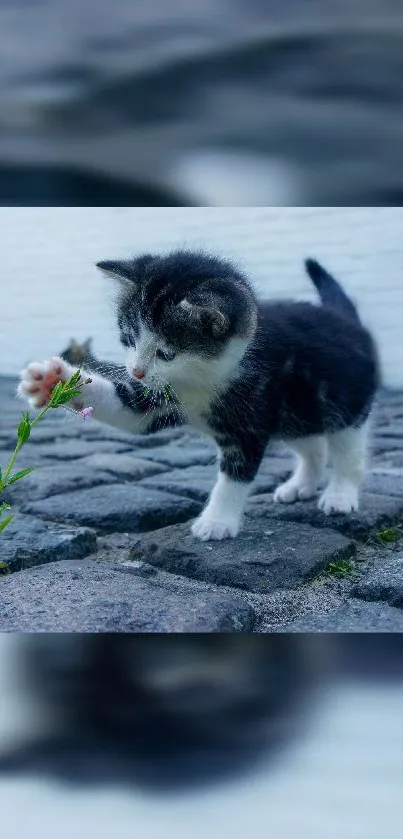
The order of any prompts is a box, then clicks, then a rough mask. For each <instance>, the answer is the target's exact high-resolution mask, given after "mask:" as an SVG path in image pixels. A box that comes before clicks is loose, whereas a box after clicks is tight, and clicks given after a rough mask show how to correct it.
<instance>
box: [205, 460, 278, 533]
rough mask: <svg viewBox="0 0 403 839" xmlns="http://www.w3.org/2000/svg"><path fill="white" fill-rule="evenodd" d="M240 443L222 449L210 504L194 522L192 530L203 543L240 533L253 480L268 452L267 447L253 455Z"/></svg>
mask: <svg viewBox="0 0 403 839" xmlns="http://www.w3.org/2000/svg"><path fill="white" fill-rule="evenodd" d="M252 449H253V446H252V444H251V447H250V449H249V451H248V453H246V452H243V451H241V449H240V448H239V446H229V447H228V448H226V449H223V450H222V454H221V459H220V471H219V473H218V479H217V482H216V484H215V486H214V488H213V491H212V493H211V495H210V498H209V501H208V504H207V507H205V509H204V510H203V512H202V513H201V515H200V516H199V518H198V519H196V521H195V522H194V524H193V525H192V533H193V535H194V536H197V537H198V538H199V539H201V540H202V541H203V542H207V541H208V540H209V539H228V538H229V537H230V538H232V539H233V538H234V537H235V536H237V535H238V533H239V531H240V528H241V525H242V518H243V513H244V509H245V505H246V500H247V498H248V495H249V490H250V487H251V485H252V481H253V479H254V477H255V475H256V472H257V470H258V468H259V465H260V461H261V459H262V457H263V454H264V447H263V448H262V447H261V446H260V445H259V448H258V451H255V452H254V453H253V454H252Z"/></svg>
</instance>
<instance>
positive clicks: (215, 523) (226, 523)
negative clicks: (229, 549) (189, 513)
mask: <svg viewBox="0 0 403 839" xmlns="http://www.w3.org/2000/svg"><path fill="white" fill-rule="evenodd" d="M206 513H207V511H205V512H204V513H202V514H201V516H199V518H198V519H196V521H195V522H194V523H193V524H192V527H191V530H192V533H193V536H196V538H197V539H200V540H201V541H202V542H209V541H210V540H213V539H215V540H221V539H234V538H235V536H237V535H238V533H239V528H240V523H239V521H237V520H236V519H235V518H232V519H227V520H225V519H213V518H212V517H211V515H210V514H208V513H207V515H206Z"/></svg>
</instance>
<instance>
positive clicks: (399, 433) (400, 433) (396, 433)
mask: <svg viewBox="0 0 403 839" xmlns="http://www.w3.org/2000/svg"><path fill="white" fill-rule="evenodd" d="M374 436H375V439H376V440H378V439H379V438H380V437H381V438H382V437H398V438H399V440H400V439H402V438H403V422H402V421H397V422H396V421H395V420H391V422H388V423H387V424H385V425H377V427H376V429H375V435H374Z"/></svg>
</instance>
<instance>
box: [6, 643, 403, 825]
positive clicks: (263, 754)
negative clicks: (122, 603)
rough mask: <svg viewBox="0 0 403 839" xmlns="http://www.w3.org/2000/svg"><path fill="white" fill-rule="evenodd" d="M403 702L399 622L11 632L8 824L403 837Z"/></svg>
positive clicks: (402, 649) (8, 649) (8, 654)
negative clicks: (342, 628)
mask: <svg viewBox="0 0 403 839" xmlns="http://www.w3.org/2000/svg"><path fill="white" fill-rule="evenodd" d="M402 702H403V643H402V638H401V636H399V635H395V636H394V637H391V636H388V635H378V636H376V637H375V636H372V635H370V634H367V635H364V636H357V635H356V636H354V635H346V636H343V635H341V636H338V637H337V638H336V637H335V636H329V635H323V636H317V637H316V638H315V637H314V636H304V635H301V636H298V635H295V636H287V635H283V636H282V635H271V636H261V637H260V638H259V637H257V636H254V637H253V636H246V637H242V636H239V635H238V636H232V637H231V636H228V635H227V636H226V637H224V636H221V637H219V636H210V637H208V638H206V637H204V636H198V637H197V638H196V637H194V636H193V637H192V636H182V637H181V636H171V637H168V636H166V637H164V636H159V637H158V636H154V637H153V636H148V637H144V636H143V637H141V636H125V635H115V636H112V637H111V636H109V637H108V636H102V635H98V636H96V635H95V636H91V635H87V636H83V635H75V636H74V635H65V636H60V635H54V636H46V635H43V636H30V637H28V636H27V637H24V636H19V637H15V636H11V635H9V636H6V635H2V636H0V712H1V713H0V806H1V814H2V817H1V818H2V827H3V830H4V835H6V836H7V837H10V839H20V837H23V836H24V837H25V836H30V837H33V839H36V837H38V838H39V837H41V839H48V837H49V839H50V837H53V836H54V835H57V836H58V837H60V839H70V837H71V836H80V837H81V836H97V837H99V839H104V838H105V839H106V837H108V839H109V837H111V836H113V837H114V839H115V837H116V839H129V837H132V836H136V837H139V839H155V837H163V839H165V837H167V839H171V837H172V839H174V837H175V839H188V837H189V836H192V837H195V839H205V837H206V836H220V838H221V839H244V837H245V836H246V835H267V836H270V837H271V836H273V837H276V839H295V837H298V839H323V837H324V836H326V839H340V837H341V836H342V837H343V839H379V837H382V839H400V837H401V793H402V780H403V723H402V714H401V709H402ZM178 770H179V771H178ZM190 776H191V784H189V779H190Z"/></svg>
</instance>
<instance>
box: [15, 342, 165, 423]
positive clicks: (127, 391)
mask: <svg viewBox="0 0 403 839" xmlns="http://www.w3.org/2000/svg"><path fill="white" fill-rule="evenodd" d="M77 369H78V368H76V367H72V366H71V364H68V363H67V362H66V361H63V359H62V358H58V357H55V358H50V359H48V360H47V361H45V362H43V363H37V362H33V363H32V364H29V365H28V367H26V369H25V370H23V371H22V373H21V376H20V383H19V386H18V391H17V393H18V395H19V396H21V397H22V398H24V399H26V400H27V401H28V403H29V405H30V407H31V408H35V409H37V408H41V407H43V406H44V405H46V403H47V402H48V401H49V399H50V395H51V392H52V390H53V388H54V387H55V385H56V383H57V382H58V381H60V382H66V381H68V379H69V378H70V377H71V376H72V375H73V373H75V372H76V370H77ZM81 373H82V378H83V379H84V380H85V379H86V378H91V383H90V384H86V385H84V387H83V388H82V396H81V395H80V396H79V397H77V398H76V399H73V400H72V401H71V402H69V407H71V408H72V409H73V410H76V411H81V410H82V409H83V408H89V407H92V408H93V416H94V418H95V419H97V420H99V421H100V422H103V423H105V424H106V425H111V426H113V427H115V428H119V429H121V430H122V431H127V432H129V433H132V434H141V433H143V432H145V431H147V429H148V426H149V425H150V422H151V421H152V419H153V411H154V409H155V400H154V399H153V397H152V394H151V395H148V394H147V391H145V389H144V388H143V386H142V385H141V384H140V382H133V385H131V384H129V383H127V384H126V383H125V382H122V381H111V380H110V379H108V378H106V377H105V376H100V375H99V373H92V372H90V371H86V370H81Z"/></svg>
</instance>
